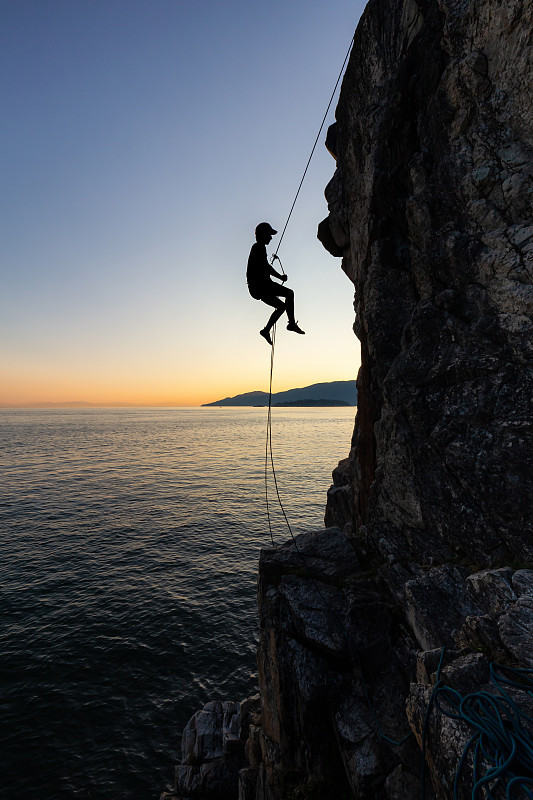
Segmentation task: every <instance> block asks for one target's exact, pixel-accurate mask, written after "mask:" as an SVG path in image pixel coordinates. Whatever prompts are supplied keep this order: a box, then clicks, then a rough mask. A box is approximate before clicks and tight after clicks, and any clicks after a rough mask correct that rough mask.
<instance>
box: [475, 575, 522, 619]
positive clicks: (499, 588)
mask: <svg viewBox="0 0 533 800" xmlns="http://www.w3.org/2000/svg"><path fill="white" fill-rule="evenodd" d="M512 574H513V570H512V569H511V568H510V567H503V568H502V569H497V570H490V569H486V570H482V571H481V572H474V573H472V575H469V576H468V578H467V581H468V584H469V588H470V591H471V592H472V593H473V594H474V596H475V598H476V600H477V602H478V603H479V605H480V606H481V608H483V610H484V611H485V612H486V613H487V614H493V615H495V616H498V615H499V614H501V613H502V612H503V611H505V610H506V609H507V608H509V606H510V605H511V603H513V602H514V601H515V600H516V593H515V591H514V590H513V588H512V586H511V576H512Z"/></svg>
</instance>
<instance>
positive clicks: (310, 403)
mask: <svg viewBox="0 0 533 800" xmlns="http://www.w3.org/2000/svg"><path fill="white" fill-rule="evenodd" d="M352 405H354V404H353V403H347V402H346V400H324V399H321V400H309V398H306V399H305V400H285V402H284V403H273V406H274V407H276V408H277V407H280V408H281V407H282V408H290V407H291V406H292V407H293V408H294V407H298V408H305V407H306V406H307V407H309V408H317V407H322V406H323V407H326V408H338V407H341V406H348V407H349V406H352Z"/></svg>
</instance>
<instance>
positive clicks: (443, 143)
mask: <svg viewBox="0 0 533 800" xmlns="http://www.w3.org/2000/svg"><path fill="white" fill-rule="evenodd" d="M470 8H471V4H470V3H467V2H466V0H432V1H431V2H429V3H424V4H422V3H417V2H414V0H412V1H411V0H410V2H407V0H405V2H402V1H401V0H372V1H371V2H370V3H369V4H368V6H367V8H366V11H365V14H364V15H363V17H362V19H361V22H360V24H359V27H358V31H357V35H356V47H355V48H354V51H353V54H352V57H351V61H350V64H349V68H348V70H347V73H346V76H345V79H344V82H343V87H342V91H341V97H340V101H339V105H338V108H337V124H336V129H335V131H336V146H335V152H336V157H337V169H336V173H335V179H334V187H335V188H334V191H332V190H330V187H329V186H328V191H327V193H326V195H327V199H328V203H329V209H330V215H329V230H330V231H331V230H333V229H334V227H335V221H336V220H338V221H339V225H341V226H342V227H344V228H345V229H346V230H347V231H348V238H349V242H348V243H345V244H344V243H343V248H342V249H343V261H342V268H343V270H344V271H345V272H346V273H347V275H348V276H349V277H350V279H351V280H352V281H353V283H354V286H355V309H356V325H355V330H356V333H357V335H358V337H359V338H360V340H361V351H362V367H361V371H360V374H359V378H358V397H359V403H358V413H357V420H356V430H355V437H354V445H355V446H354V449H353V451H352V452H353V454H352V457H351V458H352V469H351V473H352V476H353V478H352V487H353V492H354V498H355V501H354V505H353V512H352V513H353V521H354V523H355V524H354V528H358V527H360V526H361V525H364V526H365V529H366V531H367V536H368V538H369V540H370V542H371V543H372V544H373V545H374V546H375V547H377V548H378V549H381V548H382V547H383V546H385V547H386V548H387V553H389V554H390V553H391V552H393V553H394V555H395V557H396V558H397V559H398V560H400V561H401V562H402V563H405V562H406V561H410V560H414V561H418V562H420V553H421V552H422V551H424V557H425V558H427V559H428V558H430V557H431V556H433V559H434V561H433V563H439V561H440V562H444V561H447V560H450V553H451V555H454V554H455V555H457V556H458V557H459V558H462V559H467V560H468V561H469V562H470V563H472V564H476V563H477V564H479V565H487V566H488V565H491V564H494V563H498V562H500V563H501V562H502V561H503V562H505V560H506V559H507V560H508V559H509V558H515V559H521V560H525V561H530V562H531V560H532V557H533V535H532V533H533V531H532V515H531V500H530V498H531V496H532V488H533V487H532V473H531V469H530V467H529V453H530V452H531V443H532V432H533V425H532V420H531V397H532V395H533V371H532V369H531V362H532V356H533V345H532V342H533V335H532V333H533V328H532V326H533V287H532V280H533V236H532V223H533V210H532V202H531V197H532V194H531V192H532V178H531V176H532V175H533V155H532V153H533V137H532V135H531V130H532V126H533V109H532V101H531V96H530V95H528V94H527V92H525V91H521V90H518V91H517V88H516V87H518V86H524V87H525V86H526V85H528V81H529V76H530V62H529V56H528V52H529V49H528V47H527V46H524V43H525V42H526V41H527V40H528V36H529V33H528V31H529V30H531V25H532V22H533V11H532V8H531V5H530V4H529V3H527V2H525V0H510V2H509V3H506V4H505V10H504V8H503V6H499V7H498V9H497V10H495V9H494V7H493V4H492V3H491V2H489V0H478V1H477V2H476V11H475V14H470ZM510 20H513V22H512V23H511V22H510ZM511 65H512V66H511ZM335 494H336V493H332V495H331V502H332V505H335V503H336V502H337V498H336V497H335ZM384 555H385V553H384ZM435 559H437V561H435ZM427 563H431V561H428V562H427Z"/></svg>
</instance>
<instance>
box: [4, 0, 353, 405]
mask: <svg viewBox="0 0 533 800" xmlns="http://www.w3.org/2000/svg"><path fill="white" fill-rule="evenodd" d="M364 5H365V4H364V2H360V1H359V0H357V1H355V2H354V0H328V2H327V3H326V2H324V0H320V2H318V0H272V2H269V3H265V4H262V3H257V2H253V0H233V1H232V0H225V2H222V0H204V2H200V1H199V0H0V81H1V84H2V126H1V128H0V143H1V148H0V149H1V159H2V176H3V179H2V192H1V216H0V219H1V222H0V225H1V227H2V235H1V238H0V269H1V272H2V292H1V300H0V304H1V305H0V326H1V330H0V337H1V344H0V348H1V349H0V403H4V404H10V403H18V404H25V403H35V402H44V401H51V402H61V401H88V402H92V403H106V402H121V401H124V402H128V403H137V402H138V403H143V404H149V403H157V404H166V403H168V404H172V405H174V404H179V405H198V404H200V403H204V402H211V401H214V400H216V399H218V398H221V397H224V396H226V395H233V394H237V393H240V392H244V391H251V390H255V389H262V390H267V389H268V370H269V363H270V350H269V348H268V345H267V344H266V343H265V341H264V340H263V339H262V338H261V337H260V336H259V334H258V331H259V329H260V328H262V327H263V325H264V324H265V322H266V320H267V318H268V316H269V313H270V312H269V309H268V308H267V306H265V305H264V304H262V303H260V302H258V301H255V300H253V299H252V298H251V297H250V296H249V295H248V292H247V288H246V280H245V270H246V260H247V257H248V252H249V249H250V246H251V245H252V243H253V241H254V236H253V232H254V228H255V225H256V224H257V223H258V222H260V221H263V220H266V221H268V222H270V223H271V224H272V225H273V226H274V227H275V228H277V229H278V231H280V232H281V230H282V227H283V224H284V222H285V219H286V217H287V214H288V213H289V209H290V206H291V203H292V200H293V198H294V194H295V192H296V189H297V187H298V183H299V181H300V178H301V176H302V172H303V169H304V167H305V164H306V162H307V158H308V156H309V153H310V151H311V147H312V145H313V142H314V139H315V137H316V134H317V131H318V127H319V125H320V122H321V120H322V117H323V114H324V111H325V109H326V106H327V103H328V100H329V97H330V94H331V91H332V89H333V86H334V84H335V81H336V78H337V75H338V73H339V70H340V68H341V65H342V62H343V60H344V56H345V54H346V51H347V49H348V46H349V43H350V40H351V38H352V36H353V32H354V29H355V26H356V24H357V21H358V19H359V17H360V15H361V13H362V10H363V8H364ZM335 104H336V100H335V102H334V103H333V106H332V109H331V111H330V118H329V119H328V123H327V124H329V123H330V122H332V121H333V118H334V107H335ZM324 136H325V129H324V134H323V136H322V137H321V138H322V141H321V142H320V143H319V145H318V147H317V151H316V153H315V156H314V159H313V162H312V164H311V167H310V171H309V173H308V176H307V178H306V182H305V184H304V187H303V189H302V193H301V195H300V199H299V201H298V204H297V206H296V209H295V212H294V214H293V217H292V221H291V223H290V225H289V228H288V230H287V233H286V234H285V238H284V240H283V244H282V246H281V249H280V251H279V255H280V257H281V259H282V262H283V266H284V268H285V271H286V272H287V274H288V276H289V281H288V285H289V286H290V287H292V288H293V289H294V290H295V295H296V318H297V319H298V320H299V324H300V325H301V326H302V328H304V330H305V331H306V335H305V336H297V335H295V334H292V333H289V332H287V331H286V330H285V323H286V318H285V317H283V318H282V320H281V322H280V323H279V324H278V338H277V346H276V367H275V379H274V390H275V391H282V390H284V389H288V388H292V387H297V386H304V385H306V384H310V383H315V382H319V381H330V380H350V379H353V378H355V377H356V374H357V370H358V367H359V347H358V342H357V340H356V338H355V336H354V334H353V332H352V324H353V316H354V313H353V287H352V286H351V284H350V282H349V281H348V279H347V278H346V277H345V276H344V274H343V273H342V272H341V269H340V259H334V258H333V257H332V256H330V255H329V254H328V253H327V252H326V251H325V250H324V249H323V248H322V246H321V245H320V243H319V242H318V241H317V239H316V229H317V225H318V223H319V222H320V221H321V220H322V219H323V218H324V217H325V216H326V214H327V205H326V202H325V200H324V196H323V192H324V188H325V186H326V184H327V183H328V181H329V180H330V178H331V176H332V175H333V171H334V167H335V164H334V161H333V159H332V158H331V156H330V155H329V154H328V153H327V151H326V150H325V148H324V146H323V143H322V142H323V139H324ZM277 239H279V235H278V237H274V240H273V242H272V244H271V246H270V247H269V252H273V250H274V248H275V246H276V243H277Z"/></svg>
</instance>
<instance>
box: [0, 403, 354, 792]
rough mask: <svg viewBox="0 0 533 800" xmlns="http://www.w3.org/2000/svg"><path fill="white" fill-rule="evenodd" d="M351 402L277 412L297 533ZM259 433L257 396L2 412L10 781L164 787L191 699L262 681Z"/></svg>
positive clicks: (281, 470) (197, 701) (284, 491)
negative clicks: (190, 404)
mask: <svg viewBox="0 0 533 800" xmlns="http://www.w3.org/2000/svg"><path fill="white" fill-rule="evenodd" d="M354 416H355V409H354V408H327V409H320V408H308V409H281V408H280V409H274V410H273V421H272V431H273V432H272V438H273V451H274V458H275V464H276V473H277V477H278V483H279V487H280V492H281V496H282V499H283V503H284V507H285V510H286V513H287V515H288V517H289V520H290V522H291V525H292V527H293V530H294V532H295V533H298V532H301V531H304V530H310V529H313V528H320V527H322V525H323V515H324V507H325V501H326V491H327V488H328V486H329V485H330V483H331V470H332V469H333V468H334V467H335V466H336V464H337V462H338V460H339V459H340V458H343V457H345V456H346V455H347V454H348V450H349V443H350V438H351V433H352V429H353V421H354ZM265 435H266V410H265V409H259V408H239V409H236V408H205V409H204V408H202V409H198V408H196V409H181V408H180V409H174V408H172V409H147V408H142V409H82V410H70V409H69V410H56V409H54V410H46V411H41V410H33V409H31V410H30V409H17V410H1V411H0V464H1V465H2V480H1V483H0V531H1V535H2V545H3V547H2V550H3V557H2V566H1V573H2V582H1V611H2V613H1V631H0V636H1V646H2V659H1V671H2V694H1V699H0V717H1V720H2V733H1V741H0V748H1V751H2V756H1V757H2V761H3V764H2V778H1V780H0V796H1V797H2V798H13V797H18V796H20V797H22V796H24V797H26V796H30V792H32V793H33V792H34V793H35V795H36V796H37V797H39V800H60V799H61V798H70V799H72V798H84V799H87V800H89V798H91V799H92V800H119V799H120V800H141V798H143V800H150V799H151V798H154V800H156V798H158V797H159V794H160V792H161V791H162V790H163V789H164V788H165V787H166V786H167V785H168V784H170V783H172V780H173V768H174V765H175V763H176V761H177V760H179V747H180V736H179V734H180V733H181V730H182V728H183V726H184V725H185V723H186V722H187V720H188V718H189V717H190V715H191V714H192V713H193V712H194V711H195V710H196V709H197V708H199V707H200V706H201V704H202V703H204V702H207V700H209V699H215V698H228V699H241V698H243V697H246V696H247V695H249V694H251V693H253V692H254V691H256V641H257V633H256V631H257V615H256V577H257V561H258V556H259V551H260V548H261V547H263V546H270V534H269V532H268V524H267V517H266V508H265V486H264V456H265ZM270 490H271V499H272V506H271V517H272V522H273V531H274V537H275V541H276V543H281V542H282V541H285V540H286V539H287V538H288V532H287V530H286V528H284V522H283V519H282V517H281V514H280V511H279V508H278V507H277V506H275V504H274V499H275V498H274V494H273V487H272V486H270Z"/></svg>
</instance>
